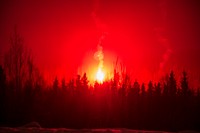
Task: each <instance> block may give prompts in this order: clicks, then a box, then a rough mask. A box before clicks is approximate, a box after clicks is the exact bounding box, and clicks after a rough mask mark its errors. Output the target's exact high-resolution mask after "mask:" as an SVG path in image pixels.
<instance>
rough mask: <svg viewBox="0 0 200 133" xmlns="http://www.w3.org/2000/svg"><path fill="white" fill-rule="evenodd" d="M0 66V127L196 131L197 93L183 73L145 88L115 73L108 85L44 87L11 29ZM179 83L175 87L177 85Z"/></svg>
mask: <svg viewBox="0 0 200 133" xmlns="http://www.w3.org/2000/svg"><path fill="white" fill-rule="evenodd" d="M10 43H11V46H10V49H9V51H8V52H7V53H6V54H5V61H4V64H3V65H1V66H0V126H11V127H17V126H21V125H24V124H26V123H29V122H32V121H36V122H38V123H40V124H41V126H42V127H66V128H130V129H142V130H164V131H180V130H197V131H200V130H199V123H200V115H199V112H200V89H197V88H195V89H192V88H190V86H189V85H188V76H187V72H185V71H184V72H183V73H182V75H181V77H182V78H181V81H177V80H176V78H175V74H174V72H173V71H171V72H170V74H169V75H167V76H166V78H165V80H163V81H162V82H158V83H154V82H153V81H149V83H148V84H147V85H145V84H144V83H139V82H138V81H134V82H133V83H132V82H131V77H130V76H129V75H128V74H124V75H123V76H122V77H120V76H121V75H120V74H119V72H117V71H116V70H113V72H114V76H113V78H112V79H111V80H108V81H105V82H103V83H98V82H95V84H94V85H89V80H88V78H87V74H86V73H85V74H84V75H77V77H76V78H73V79H71V80H68V81H66V80H65V79H62V80H61V81H59V80H58V78H57V77H55V79H54V81H53V83H52V85H51V86H50V85H47V83H46V82H45V80H44V78H43V75H42V74H41V73H40V72H39V70H38V69H37V67H36V66H35V65H34V62H33V57H32V56H31V53H30V52H28V50H27V49H26V48H25V46H24V42H23V40H22V39H21V37H20V35H19V34H18V33H17V31H16V29H15V32H14V34H13V35H12V37H11V41H10ZM179 83H180V85H179Z"/></svg>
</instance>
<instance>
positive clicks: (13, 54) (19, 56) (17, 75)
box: [4, 27, 28, 91]
mask: <svg viewBox="0 0 200 133" xmlns="http://www.w3.org/2000/svg"><path fill="white" fill-rule="evenodd" d="M10 43H11V45H10V49H9V51H8V52H7V54H6V55H5V60H4V66H5V69H6V72H7V76H8V80H9V81H11V82H14V85H15V89H17V90H19V91H20V90H21V89H22V87H23V85H24V83H25V78H26V74H27V55H28V54H27V53H28V52H27V50H26V49H25V47H24V43H23V40H22V38H21V36H20V35H19V33H18V32H17V29H16V27H15V29H14V34H13V35H12V37H11V39H10Z"/></svg>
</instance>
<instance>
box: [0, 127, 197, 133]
mask: <svg viewBox="0 0 200 133" xmlns="http://www.w3.org/2000/svg"><path fill="white" fill-rule="evenodd" d="M80 132H81V133H172V132H165V131H145V130H130V129H67V128H30V127H29V128H27V127H25V128H24V127H20V128H9V127H1V128H0V133H80ZM177 133H198V132H195V131H179V132H177Z"/></svg>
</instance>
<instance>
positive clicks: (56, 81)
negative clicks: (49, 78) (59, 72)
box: [53, 76, 59, 91]
mask: <svg viewBox="0 0 200 133" xmlns="http://www.w3.org/2000/svg"><path fill="white" fill-rule="evenodd" d="M58 84H59V82H58V78H57V76H56V77H55V79H54V81H53V90H55V91H58Z"/></svg>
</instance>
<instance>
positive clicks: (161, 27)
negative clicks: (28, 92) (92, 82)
mask: <svg viewBox="0 0 200 133" xmlns="http://www.w3.org/2000/svg"><path fill="white" fill-rule="evenodd" d="M15 25H17V29H18V32H19V33H20V35H21V36H22V37H23V40H24V45H25V46H26V47H28V48H29V49H31V52H32V54H33V56H34V60H35V63H36V64H37V66H38V67H39V69H40V70H41V71H42V72H43V73H44V75H45V77H46V78H49V79H52V78H53V77H54V76H56V75H57V76H58V77H60V78H62V77H65V76H66V77H72V76H74V75H76V74H77V72H78V73H83V72H84V71H86V72H88V71H89V70H93V67H94V69H95V67H96V66H97V64H98V61H97V60H95V59H94V53H95V52H96V51H97V45H98V41H99V39H100V38H101V37H102V34H105V35H104V36H105V37H104V39H103V40H102V47H103V52H104V65H105V68H106V69H107V70H109V69H110V70H111V69H112V66H113V64H114V62H115V61H116V60H117V58H118V59H119V60H120V63H122V64H123V65H124V66H125V67H126V69H127V71H128V72H129V73H130V74H131V75H132V77H133V79H134V80H135V79H137V80H139V81H147V80H150V79H152V80H158V79H160V78H161V77H162V75H164V74H165V73H169V71H170V70H172V69H173V70H174V71H175V73H176V74H177V75H179V74H180V73H181V71H182V70H186V71H188V73H189V76H190V80H191V81H192V84H194V85H197V84H199V83H200V69H199V68H200V59H199V57H200V37H199V35H200V33H199V31H200V1H198V0H54V1H52V0H28V1H27V0H1V1H0V57H1V58H0V61H1V63H2V62H3V55H4V53H5V52H6V51H7V50H8V47H9V39H10V36H11V34H12V32H13V29H14V26H15ZM88 73H89V72H88Z"/></svg>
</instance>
